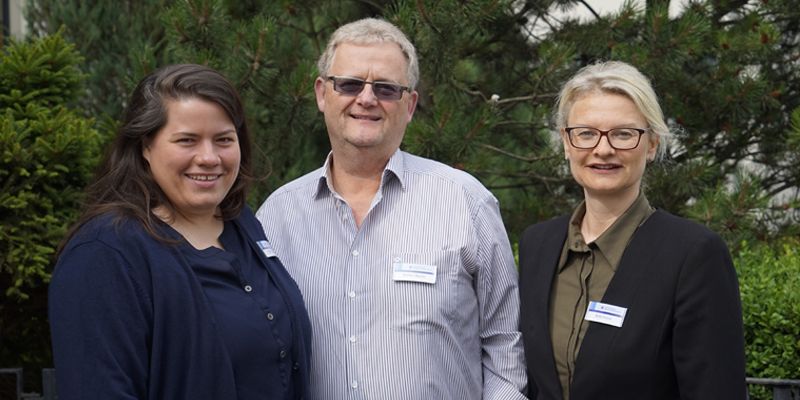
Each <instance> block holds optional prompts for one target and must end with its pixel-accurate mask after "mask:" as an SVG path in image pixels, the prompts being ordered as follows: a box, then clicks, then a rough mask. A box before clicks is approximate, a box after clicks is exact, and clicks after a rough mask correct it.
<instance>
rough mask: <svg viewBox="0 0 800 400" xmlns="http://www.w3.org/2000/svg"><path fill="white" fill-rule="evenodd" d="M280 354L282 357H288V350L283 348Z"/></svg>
mask: <svg viewBox="0 0 800 400" xmlns="http://www.w3.org/2000/svg"><path fill="white" fill-rule="evenodd" d="M280 356H281V358H286V350H281V352H280Z"/></svg>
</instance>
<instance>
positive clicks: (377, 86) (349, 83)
mask: <svg viewBox="0 0 800 400" xmlns="http://www.w3.org/2000/svg"><path fill="white" fill-rule="evenodd" d="M327 80H329V81H332V82H333V90H335V91H337V92H339V93H341V94H343V95H345V96H358V95H359V93H361V91H362V90H364V86H365V85H367V84H369V85H372V93H374V94H375V97H377V98H378V100H400V99H401V98H403V92H404V91H405V92H409V93H411V88H409V87H408V86H402V85H398V84H396V83H392V82H381V81H372V82H370V81H365V80H363V79H358V78H350V77H347V76H329V77H328V78H327Z"/></svg>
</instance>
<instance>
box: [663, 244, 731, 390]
mask: <svg viewBox="0 0 800 400" xmlns="http://www.w3.org/2000/svg"><path fill="white" fill-rule="evenodd" d="M675 302H676V304H675V317H674V318H675V319H674V325H673V346H672V348H673V360H674V363H675V371H676V374H677V379H678V388H679V391H680V395H681V396H680V397H681V399H685V400H693V399H742V400H744V399H745V393H746V392H745V391H746V388H745V363H744V334H743V328H742V309H741V302H740V298H739V285H738V282H737V279H736V271H735V269H734V267H733V262H732V261H731V258H730V254H729V252H728V249H727V247H726V246H725V243H724V242H723V241H722V239H720V238H719V236H717V235H715V234H711V233H709V234H708V235H707V236H706V237H705V238H704V240H702V241H701V242H699V243H697V245H696V246H694V248H693V249H692V250H691V251H690V253H689V255H688V257H687V258H686V262H685V264H684V265H683V268H682V271H681V275H680V277H679V281H678V286H677V293H676V296H675Z"/></svg>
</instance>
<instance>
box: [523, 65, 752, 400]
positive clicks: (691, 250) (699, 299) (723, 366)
mask: <svg viewBox="0 0 800 400" xmlns="http://www.w3.org/2000/svg"><path fill="white" fill-rule="evenodd" d="M555 125H556V128H557V129H558V133H559V144H560V146H559V147H561V148H563V150H564V157H565V158H566V159H567V160H568V163H569V168H570V171H571V172H572V176H573V177H574V178H575V181H576V182H577V183H578V184H579V185H580V186H581V187H582V188H583V193H584V201H583V202H581V203H580V204H579V205H578V206H577V207H576V208H575V210H574V212H573V213H572V215H565V216H562V217H559V218H555V219H552V220H550V221H545V222H542V223H539V224H536V225H533V226H531V227H529V228H528V229H526V230H525V233H523V234H522V237H521V239H520V242H519V263H520V282H519V288H520V289H519V292H520V300H521V301H520V321H521V322H520V324H521V326H520V331H522V337H523V343H524V345H525V356H526V358H527V363H528V378H529V387H530V395H531V398H533V399H538V400H567V399H571V400H595V399H613V400H626V399H630V400H639V399H647V400H690V399H704V400H706V399H720V400H735V399H742V400H743V399H744V398H745V375H744V371H745V364H744V339H743V332H742V310H741V305H740V301H739V286H738V283H737V280H736V272H735V270H734V268H733V263H732V262H731V257H730V254H729V253H728V249H727V247H726V246H725V242H723V241H722V239H721V238H720V237H719V235H717V234H715V233H714V232H711V231H710V230H709V229H708V228H706V227H704V226H702V225H700V224H697V223H694V222H691V221H688V220H686V219H683V218H679V217H676V216H673V215H671V214H669V213H667V212H665V211H662V210H655V209H653V208H652V207H651V206H650V203H649V202H648V201H647V198H646V197H645V195H644V193H643V192H642V190H641V185H642V176H643V175H644V172H645V168H646V166H647V164H648V163H650V162H652V161H653V160H655V159H656V158H658V157H659V155H660V154H663V153H664V145H665V139H666V137H667V136H668V135H669V133H670V132H669V128H668V126H667V124H666V123H665V122H664V116H663V113H662V111H661V107H660V106H659V104H658V98H657V97H656V94H655V91H654V90H653V88H652V86H651V84H650V81H649V79H647V77H645V76H644V75H643V74H642V73H641V72H639V71H638V70H637V69H636V68H634V67H633V66H631V65H629V64H626V63H623V62H618V61H610V62H601V63H597V64H593V65H590V66H588V67H585V68H584V69H582V70H580V71H579V72H578V73H577V74H576V75H575V76H573V77H572V78H571V79H570V80H569V81H568V82H567V83H566V84H565V85H564V87H563V88H562V90H561V93H560V95H559V97H558V104H557V111H556V118H555Z"/></svg>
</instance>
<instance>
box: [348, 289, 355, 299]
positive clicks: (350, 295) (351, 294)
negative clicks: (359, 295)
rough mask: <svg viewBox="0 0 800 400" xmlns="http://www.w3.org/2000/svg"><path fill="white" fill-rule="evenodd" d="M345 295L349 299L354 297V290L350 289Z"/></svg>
mask: <svg viewBox="0 0 800 400" xmlns="http://www.w3.org/2000/svg"><path fill="white" fill-rule="evenodd" d="M347 297H349V298H351V299H354V298H355V297H356V292H354V291H352V290H351V291H349V292H347Z"/></svg>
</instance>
